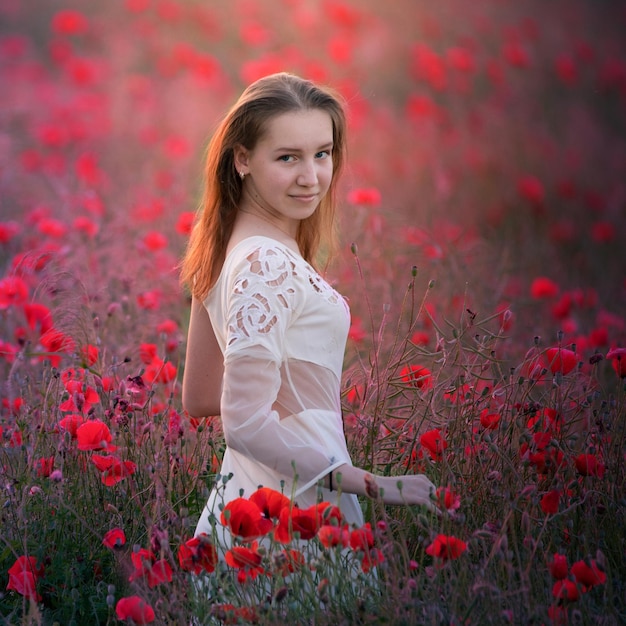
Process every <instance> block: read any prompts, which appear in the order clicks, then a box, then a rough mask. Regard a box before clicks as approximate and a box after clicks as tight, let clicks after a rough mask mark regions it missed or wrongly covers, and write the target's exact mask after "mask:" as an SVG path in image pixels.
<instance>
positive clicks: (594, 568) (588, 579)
mask: <svg viewBox="0 0 626 626" xmlns="http://www.w3.org/2000/svg"><path fill="white" fill-rule="evenodd" d="M571 572H572V575H573V576H574V578H575V579H576V580H577V581H578V582H579V583H580V584H581V585H583V586H584V587H586V588H587V589H590V588H591V587H594V586H595V585H602V584H604V583H605V582H606V574H605V573H604V572H603V571H602V570H601V569H600V567H599V566H598V564H597V562H596V561H595V560H594V559H591V560H590V561H589V562H587V561H584V560H582V561H576V563H574V564H573V565H572V569H571Z"/></svg>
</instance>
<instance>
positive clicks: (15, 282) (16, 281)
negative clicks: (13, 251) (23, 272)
mask: <svg viewBox="0 0 626 626" xmlns="http://www.w3.org/2000/svg"><path fill="white" fill-rule="evenodd" d="M27 298H28V286H27V285H26V283H25V282H24V281H23V280H22V279H21V278H20V277H19V276H7V277H6V278H3V279H2V280H0V309H8V308H9V307H10V306H21V305H24V304H25V303H26V299H27Z"/></svg>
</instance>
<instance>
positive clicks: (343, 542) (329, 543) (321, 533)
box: [317, 524, 350, 548]
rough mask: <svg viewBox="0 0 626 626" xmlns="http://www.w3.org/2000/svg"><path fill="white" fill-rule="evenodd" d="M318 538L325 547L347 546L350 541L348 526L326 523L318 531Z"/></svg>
mask: <svg viewBox="0 0 626 626" xmlns="http://www.w3.org/2000/svg"><path fill="white" fill-rule="evenodd" d="M317 538H318V539H319V541H320V543H321V544H322V545H323V546H324V547H325V548H335V547H337V546H341V547H342V548H347V547H348V544H349V543H350V531H349V530H348V526H343V527H340V526H330V525H328V524H325V525H324V526H322V527H321V528H320V529H319V530H318V531H317Z"/></svg>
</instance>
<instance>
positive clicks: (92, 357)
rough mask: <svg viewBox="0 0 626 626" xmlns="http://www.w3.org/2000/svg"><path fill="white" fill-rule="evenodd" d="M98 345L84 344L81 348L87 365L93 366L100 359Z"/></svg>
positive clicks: (81, 353)
mask: <svg viewBox="0 0 626 626" xmlns="http://www.w3.org/2000/svg"><path fill="white" fill-rule="evenodd" d="M98 353H99V350H98V347H97V346H93V345H91V344H90V343H89V344H87V345H84V346H82V347H81V349H80V355H81V357H82V359H83V364H84V365H85V366H86V367H91V366H92V365H93V364H94V363H95V362H96V361H97V360H98Z"/></svg>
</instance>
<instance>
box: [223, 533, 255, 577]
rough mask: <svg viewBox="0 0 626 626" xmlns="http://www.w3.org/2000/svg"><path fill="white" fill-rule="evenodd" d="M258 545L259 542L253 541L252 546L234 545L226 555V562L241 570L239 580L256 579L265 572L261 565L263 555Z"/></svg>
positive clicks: (238, 573) (238, 574)
mask: <svg viewBox="0 0 626 626" xmlns="http://www.w3.org/2000/svg"><path fill="white" fill-rule="evenodd" d="M258 547H259V546H258V542H256V541H253V542H252V544H251V545H250V547H247V546H233V547H232V548H231V549H230V550H228V552H226V554H225V555H224V560H225V561H226V564H227V565H230V567H233V568H235V569H237V570H239V571H238V572H237V580H238V581H239V582H240V583H244V582H245V581H246V580H248V579H249V578H250V579H254V578H256V577H257V576H258V575H259V574H263V573H264V569H263V568H262V567H261V563H262V562H263V555H262V554H261V553H260V552H259V550H258Z"/></svg>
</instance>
